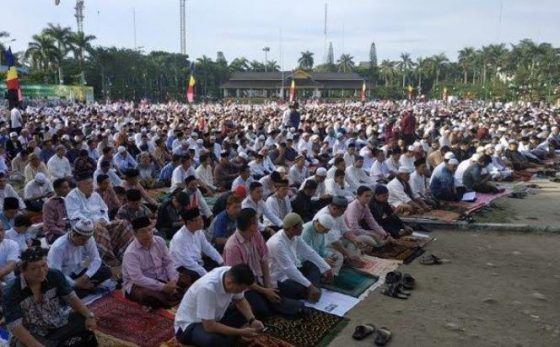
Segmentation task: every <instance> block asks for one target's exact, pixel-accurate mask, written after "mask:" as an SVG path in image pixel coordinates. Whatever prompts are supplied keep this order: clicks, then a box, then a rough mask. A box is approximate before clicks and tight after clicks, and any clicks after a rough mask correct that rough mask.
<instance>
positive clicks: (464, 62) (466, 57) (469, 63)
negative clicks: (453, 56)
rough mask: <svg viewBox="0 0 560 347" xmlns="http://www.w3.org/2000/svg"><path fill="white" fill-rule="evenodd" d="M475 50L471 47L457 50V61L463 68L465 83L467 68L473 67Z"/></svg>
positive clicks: (464, 80) (464, 81)
mask: <svg viewBox="0 0 560 347" xmlns="http://www.w3.org/2000/svg"><path fill="white" fill-rule="evenodd" d="M475 54H476V51H475V49H474V48H473V47H465V48H463V49H461V50H460V51H459V56H458V60H459V61H458V63H459V65H460V66H461V68H462V69H463V83H464V84H467V78H468V74H469V69H470V68H472V67H473V65H474V64H473V63H474V57H475Z"/></svg>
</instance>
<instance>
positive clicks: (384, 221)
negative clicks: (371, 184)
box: [369, 184, 413, 239]
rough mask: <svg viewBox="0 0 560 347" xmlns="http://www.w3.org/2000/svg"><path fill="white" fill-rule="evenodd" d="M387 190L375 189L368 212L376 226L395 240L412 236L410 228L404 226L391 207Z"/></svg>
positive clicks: (383, 187) (378, 186) (380, 186)
mask: <svg viewBox="0 0 560 347" xmlns="http://www.w3.org/2000/svg"><path fill="white" fill-rule="evenodd" d="M388 200H389V190H388V189H387V187H385V186H384V185H381V184H379V185H377V186H376V187H375V191H374V195H373V198H372V199H371V201H370V202H369V210H370V211H371V214H372V216H373V218H374V219H375V221H376V222H377V224H379V225H380V226H381V227H382V228H383V230H385V231H387V232H388V233H389V234H391V236H392V237H393V238H395V239H398V238H399V237H401V236H406V235H410V234H412V231H413V230H412V228H411V227H409V226H408V225H406V224H404V223H403V221H402V220H401V219H400V218H399V216H397V215H396V214H395V212H394V210H393V207H391V204H389V202H388Z"/></svg>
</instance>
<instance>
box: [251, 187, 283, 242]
mask: <svg viewBox="0 0 560 347" xmlns="http://www.w3.org/2000/svg"><path fill="white" fill-rule="evenodd" d="M241 207H242V208H252V209H253V210H255V212H256V213H257V221H258V224H259V232H261V233H263V232H264V233H265V234H266V236H265V237H266V238H268V237H270V236H272V235H273V234H274V232H275V231H276V230H279V229H280V228H282V220H281V219H280V218H278V217H276V215H275V214H273V213H271V212H270V210H269V209H268V207H267V206H266V203H265V202H264V200H263V185H262V183H261V182H253V183H251V185H250V186H249V195H248V196H247V197H246V198H245V199H244V200H243V202H242V203H241ZM263 215H264V216H265V217H266V218H268V220H270V221H272V222H273V223H274V224H273V225H270V226H269V227H265V226H264V224H263V222H262V217H263Z"/></svg>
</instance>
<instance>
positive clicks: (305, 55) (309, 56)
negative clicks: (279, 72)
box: [298, 51, 314, 71]
mask: <svg viewBox="0 0 560 347" xmlns="http://www.w3.org/2000/svg"><path fill="white" fill-rule="evenodd" d="M298 63H299V68H300V69H303V70H308V71H309V70H312V69H313V63H314V61H313V52H310V51H305V52H301V57H300V58H299V59H298Z"/></svg>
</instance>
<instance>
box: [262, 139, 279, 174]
mask: <svg viewBox="0 0 560 347" xmlns="http://www.w3.org/2000/svg"><path fill="white" fill-rule="evenodd" d="M268 153H269V149H268V147H267V146H265V147H263V148H262V149H261V150H260V152H259V154H260V155H262V157H263V166H264V170H265V174H267V175H268V174H270V173H272V172H273V171H274V170H276V165H274V163H273V162H272V159H270V157H269V156H268Z"/></svg>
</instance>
